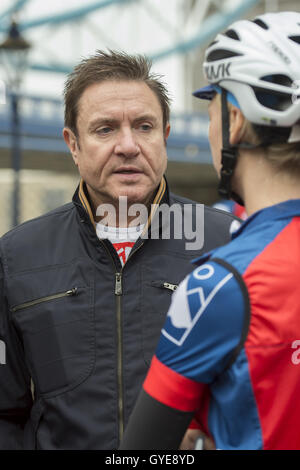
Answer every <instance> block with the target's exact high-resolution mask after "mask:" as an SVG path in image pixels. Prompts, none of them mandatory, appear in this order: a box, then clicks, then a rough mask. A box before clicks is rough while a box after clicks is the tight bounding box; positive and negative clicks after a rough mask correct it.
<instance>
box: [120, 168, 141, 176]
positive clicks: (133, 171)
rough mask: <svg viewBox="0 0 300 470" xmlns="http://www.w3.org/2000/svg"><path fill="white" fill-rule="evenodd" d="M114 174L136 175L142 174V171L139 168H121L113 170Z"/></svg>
mask: <svg viewBox="0 0 300 470" xmlns="http://www.w3.org/2000/svg"><path fill="white" fill-rule="evenodd" d="M114 173H118V174H121V175H135V174H137V173H142V171H141V170H140V169H139V168H134V167H126V168H125V167H121V168H118V169H117V170H115V171H114Z"/></svg>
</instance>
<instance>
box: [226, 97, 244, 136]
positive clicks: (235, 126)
mask: <svg viewBox="0 0 300 470" xmlns="http://www.w3.org/2000/svg"><path fill="white" fill-rule="evenodd" d="M229 114H230V126H229V135H230V136H229V142H230V144H231V145H237V144H238V143H239V142H240V140H241V137H242V132H243V126H244V122H245V117H244V115H243V113H242V112H241V110H240V109H239V108H237V107H236V106H234V105H231V106H230V111H229Z"/></svg>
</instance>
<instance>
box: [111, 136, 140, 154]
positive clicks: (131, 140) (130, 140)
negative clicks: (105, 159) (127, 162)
mask: <svg viewBox="0 0 300 470" xmlns="http://www.w3.org/2000/svg"><path fill="white" fill-rule="evenodd" d="M139 151H140V149H139V146H138V143H137V141H136V138H135V136H134V133H133V131H132V130H131V129H126V130H122V131H120V133H119V135H118V141H117V143H116V146H115V153H116V155H121V156H125V157H135V156H136V155H138V153H139Z"/></svg>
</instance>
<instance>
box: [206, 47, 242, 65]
mask: <svg viewBox="0 0 300 470" xmlns="http://www.w3.org/2000/svg"><path fill="white" fill-rule="evenodd" d="M241 55H242V54H238V53H237V52H233V51H227V50H225V49H217V50H215V51H212V52H211V53H210V54H208V56H207V59H206V60H207V62H214V61H215V60H220V59H229V58H230V57H238V56H241Z"/></svg>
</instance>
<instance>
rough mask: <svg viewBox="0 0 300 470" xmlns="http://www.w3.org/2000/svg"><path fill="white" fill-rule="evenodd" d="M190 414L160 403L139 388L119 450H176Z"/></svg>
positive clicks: (188, 422) (191, 414)
mask: <svg viewBox="0 0 300 470" xmlns="http://www.w3.org/2000/svg"><path fill="white" fill-rule="evenodd" d="M193 414H194V413H193V412H185V411H179V410H176V409H174V408H170V407H169V406H166V405H163V404H162V403H160V402H159V401H157V400H155V399H154V398H152V397H151V396H150V395H148V393H146V392H145V391H144V390H142V391H141V393H140V395H139V398H138V400H137V402H136V405H135V407H134V410H133V412H132V415H131V416H130V419H129V423H128V426H127V427H126V430H125V434H124V438H123V440H122V442H121V445H120V450H133V449H135V450H176V449H178V448H179V445H180V443H181V441H182V438H183V436H184V433H185V431H186V429H187V427H188V425H189V424H190V422H191V419H192V417H193Z"/></svg>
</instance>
